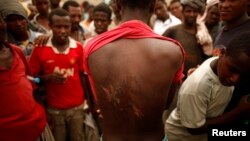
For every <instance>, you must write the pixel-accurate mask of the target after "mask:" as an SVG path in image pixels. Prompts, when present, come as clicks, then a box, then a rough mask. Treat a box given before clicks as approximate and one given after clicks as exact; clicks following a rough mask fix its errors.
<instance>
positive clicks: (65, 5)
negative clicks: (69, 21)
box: [62, 0, 80, 11]
mask: <svg viewBox="0 0 250 141" xmlns="http://www.w3.org/2000/svg"><path fill="white" fill-rule="evenodd" d="M70 6H72V7H80V4H79V3H77V2H76V1H74V0H69V1H66V2H65V3H64V4H63V6H62V8H63V9H64V10H67V11H68V10H69V7H70Z"/></svg>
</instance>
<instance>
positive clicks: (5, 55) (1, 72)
mask: <svg viewBox="0 0 250 141" xmlns="http://www.w3.org/2000/svg"><path fill="white" fill-rule="evenodd" d="M5 28H6V27H5V23H4V21H3V19H2V17H1V16H0V33H1V34H0V107H1V108H0V141H54V138H53V136H52V133H51V131H50V129H49V126H48V125H47V122H46V114H45V111H44V109H43V107H42V106H41V105H40V104H38V103H37V102H36V101H35V100H34V98H33V95H32V90H33V89H32V85H31V83H30V81H29V80H28V78H27V77H26V75H28V74H29V67H28V63H27V61H26V58H25V56H24V54H23V53H22V51H21V49H20V48H19V47H17V46H15V45H13V44H10V43H8V42H6V40H5V36H4V35H5V31H6V30H5Z"/></svg>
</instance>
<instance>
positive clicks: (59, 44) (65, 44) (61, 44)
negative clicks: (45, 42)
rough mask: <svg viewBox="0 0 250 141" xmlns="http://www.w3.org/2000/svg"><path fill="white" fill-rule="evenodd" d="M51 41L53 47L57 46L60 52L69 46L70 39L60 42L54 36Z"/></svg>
mask: <svg viewBox="0 0 250 141" xmlns="http://www.w3.org/2000/svg"><path fill="white" fill-rule="evenodd" d="M51 42H52V45H53V47H55V48H57V50H58V51H59V52H64V51H65V50H66V49H67V48H68V47H69V39H67V40H66V41H64V42H58V41H56V40H54V39H53V38H52V39H51Z"/></svg>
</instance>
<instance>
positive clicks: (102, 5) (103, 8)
mask: <svg viewBox="0 0 250 141" xmlns="http://www.w3.org/2000/svg"><path fill="white" fill-rule="evenodd" d="M98 11H99V12H104V13H107V15H108V19H111V15H112V10H111V8H110V7H109V6H108V5H107V4H105V3H100V4H98V5H97V6H95V8H94V13H95V12H98Z"/></svg>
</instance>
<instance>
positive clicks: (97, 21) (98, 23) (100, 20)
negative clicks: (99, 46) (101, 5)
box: [94, 11, 111, 34]
mask: <svg viewBox="0 0 250 141" xmlns="http://www.w3.org/2000/svg"><path fill="white" fill-rule="evenodd" d="M110 23H111V19H109V18H108V14H107V13H105V12H102V11H96V12H94V25H95V32H96V33H97V34H101V33H103V32H106V31H107V30H108V26H109V24H110Z"/></svg>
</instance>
